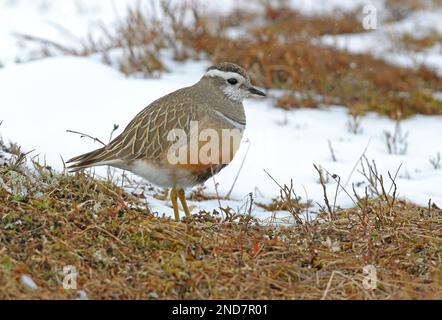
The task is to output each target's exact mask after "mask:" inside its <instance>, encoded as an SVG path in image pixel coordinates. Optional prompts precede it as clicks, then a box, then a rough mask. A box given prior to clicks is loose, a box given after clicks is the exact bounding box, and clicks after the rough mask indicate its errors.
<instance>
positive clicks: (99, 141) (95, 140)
mask: <svg viewBox="0 0 442 320" xmlns="http://www.w3.org/2000/svg"><path fill="white" fill-rule="evenodd" d="M66 132H69V133H75V134H78V135H80V138H89V139H92V140H94V142H98V143H101V144H102V145H103V146H106V144H105V143H104V142H103V141H101V140H100V139H98V138H94V137H92V136H90V135H88V134H86V133H81V132H78V131H73V130H66Z"/></svg>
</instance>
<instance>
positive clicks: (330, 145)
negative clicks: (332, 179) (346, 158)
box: [328, 140, 338, 162]
mask: <svg viewBox="0 0 442 320" xmlns="http://www.w3.org/2000/svg"><path fill="white" fill-rule="evenodd" d="M328 148H329V149H330V153H331V157H332V160H333V162H336V161H338V160H336V155H335V150H333V146H332V143H331V141H330V140H328Z"/></svg>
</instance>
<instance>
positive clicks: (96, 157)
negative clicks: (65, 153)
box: [66, 147, 106, 172]
mask: <svg viewBox="0 0 442 320" xmlns="http://www.w3.org/2000/svg"><path fill="white" fill-rule="evenodd" d="M104 151H105V147H103V148H100V149H97V150H94V151H91V152H88V153H85V154H82V155H79V156H77V157H74V158H72V159H69V160H68V161H66V163H69V165H68V169H69V171H70V172H76V171H80V170H82V169H86V168H90V167H95V166H102V165H105V164H106V161H104V159H103V155H104V154H105V152H104Z"/></svg>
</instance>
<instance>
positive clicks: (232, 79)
mask: <svg viewBox="0 0 442 320" xmlns="http://www.w3.org/2000/svg"><path fill="white" fill-rule="evenodd" d="M227 82H228V83H230V84H231V85H234V84H237V83H238V80H236V79H235V78H230V79H229V80H227Z"/></svg>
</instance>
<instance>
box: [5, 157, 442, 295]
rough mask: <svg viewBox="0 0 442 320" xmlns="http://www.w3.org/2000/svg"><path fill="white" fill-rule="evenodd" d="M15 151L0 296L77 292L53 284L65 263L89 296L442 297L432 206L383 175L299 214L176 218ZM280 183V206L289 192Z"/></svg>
mask: <svg viewBox="0 0 442 320" xmlns="http://www.w3.org/2000/svg"><path fill="white" fill-rule="evenodd" d="M8 150H10V149H8ZM14 153H15V154H16V156H14V157H13V160H12V161H8V163H6V164H4V165H3V166H1V167H0V287H1V288H2V290H1V291H0V298H2V299H11V298H13V299H17V298H23V299H30V298H37V299H47V298H55V299H73V298H76V297H77V295H78V293H77V291H75V290H64V289H63V288H62V281H63V277H64V275H63V273H62V270H63V267H64V266H66V265H73V266H75V267H76V268H77V271H78V289H81V290H84V291H85V292H86V293H87V295H88V297H89V298H93V299H116V298H120V299H129V298H133V299H233V298H236V299H275V298H281V299H292V298H295V299H321V298H323V299H441V298H442V289H441V288H442V278H441V276H442V274H441V270H442V251H441V248H442V238H441V227H442V211H441V210H440V209H439V208H437V207H436V206H434V205H429V207H428V208H421V207H418V206H415V205H413V204H410V203H407V202H404V201H399V200H397V199H395V198H394V194H393V195H391V196H386V193H385V190H384V188H383V187H382V188H379V190H380V191H379V196H377V197H374V198H371V199H369V198H365V197H361V198H359V199H358V201H357V205H356V206H355V208H353V209H349V210H340V209H337V208H333V209H331V210H333V212H332V215H328V213H327V212H326V210H325V211H324V212H323V213H322V214H321V215H320V217H322V218H320V219H317V220H314V221H311V222H309V223H299V224H296V225H289V226H279V227H278V226H271V225H260V224H259V223H258V222H256V221H254V220H253V219H251V218H250V217H248V216H243V215H234V214H232V215H230V218H229V219H227V220H222V219H221V218H220V216H221V215H220V214H217V212H218V213H219V211H220V210H219V209H216V210H214V214H209V213H207V212H200V213H199V214H198V215H195V216H193V217H192V219H191V220H186V221H181V222H175V221H172V220H170V219H166V218H160V217H159V215H161V213H159V215H158V214H155V213H153V212H151V211H150V210H149V206H148V205H146V204H145V203H144V199H142V198H140V197H139V196H137V195H133V194H128V193H126V192H125V191H123V190H122V189H120V188H119V187H117V186H115V185H113V184H112V183H109V182H106V181H102V180H95V179H93V178H91V177H89V176H86V175H83V174H77V175H75V176H69V175H64V174H57V173H55V172H53V171H52V170H51V169H50V168H47V167H44V166H41V165H39V164H38V163H34V166H33V167H34V168H33V169H32V170H30V169H27V167H26V166H24V165H23V162H24V159H25V157H24V156H23V155H22V156H20V152H19V150H18V149H15V151H14ZM28 161H29V160H28ZM370 170H371V169H370ZM378 178H379V177H378ZM378 182H379V181H374V182H373V183H376V184H377V183H378ZM284 188H285V186H284ZM284 188H283V189H284ZM287 190H290V189H287ZM287 190H286V191H287ZM382 190H383V191H382ZM284 194H285V196H284ZM284 194H282V197H281V199H280V200H279V202H281V201H282V202H285V204H284V203H282V204H281V203H280V205H281V206H282V207H285V208H287V207H288V206H290V203H293V204H295V205H296V204H297V203H296V201H293V199H291V198H290V195H287V194H290V191H288V193H287V192H286V193H284ZM280 208H281V207H278V209H280ZM298 209H299V208H298V207H295V208H294V209H293V210H294V211H297V210H298ZM225 210H227V209H225ZM287 210H289V209H287ZM289 211H290V210H289ZM366 265H375V266H376V268H377V277H378V278H377V289H374V290H367V289H364V286H363V280H364V273H363V268H364V267H365V266H366ZM23 274H27V275H29V276H30V277H31V278H32V279H33V280H34V281H35V283H36V284H37V285H38V289H37V290H35V291H34V290H31V289H29V288H27V287H25V286H24V285H23V284H21V282H20V277H21V276H22V275H23Z"/></svg>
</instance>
